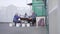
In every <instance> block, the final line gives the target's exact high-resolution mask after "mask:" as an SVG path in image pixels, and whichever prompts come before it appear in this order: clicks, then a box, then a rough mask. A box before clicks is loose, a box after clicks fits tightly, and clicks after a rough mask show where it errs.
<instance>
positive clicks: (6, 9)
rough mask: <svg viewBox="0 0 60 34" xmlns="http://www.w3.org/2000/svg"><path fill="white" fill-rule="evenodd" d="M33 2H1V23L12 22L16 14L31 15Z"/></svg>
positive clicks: (3, 0)
mask: <svg viewBox="0 0 60 34" xmlns="http://www.w3.org/2000/svg"><path fill="white" fill-rule="evenodd" d="M31 2H32V0H0V22H12V21H13V16H14V14H15V13H21V14H24V13H25V12H27V13H28V15H29V14H31V12H32V11H31V12H30V9H31V8H30V6H28V5H27V4H28V3H31Z"/></svg>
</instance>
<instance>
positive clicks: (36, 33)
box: [0, 24, 48, 34]
mask: <svg viewBox="0 0 60 34" xmlns="http://www.w3.org/2000/svg"><path fill="white" fill-rule="evenodd" d="M47 33H48V32H47V29H46V27H45V26H44V27H41V26H40V27H38V28H36V27H35V26H34V27H15V26H14V27H9V24H0V34H47Z"/></svg>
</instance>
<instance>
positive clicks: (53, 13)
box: [48, 0, 58, 34]
mask: <svg viewBox="0 0 60 34" xmlns="http://www.w3.org/2000/svg"><path fill="white" fill-rule="evenodd" d="M57 5H58V4H57V0H48V11H49V34H58V33H57V31H58V29H57V25H58V24H57V12H58V8H57V7H58V6H57Z"/></svg>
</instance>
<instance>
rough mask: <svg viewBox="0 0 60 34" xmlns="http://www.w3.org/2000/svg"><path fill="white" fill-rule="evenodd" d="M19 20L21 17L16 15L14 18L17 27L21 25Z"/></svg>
mask: <svg viewBox="0 0 60 34" xmlns="http://www.w3.org/2000/svg"><path fill="white" fill-rule="evenodd" d="M19 19H20V16H18V13H16V14H15V15H14V18H13V22H14V23H15V26H16V23H21V21H20V20H19Z"/></svg>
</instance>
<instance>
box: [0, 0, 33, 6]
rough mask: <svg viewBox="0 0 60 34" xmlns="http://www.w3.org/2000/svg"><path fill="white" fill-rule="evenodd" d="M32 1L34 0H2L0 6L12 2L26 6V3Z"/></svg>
mask: <svg viewBox="0 0 60 34" xmlns="http://www.w3.org/2000/svg"><path fill="white" fill-rule="evenodd" d="M31 2H32V0H0V7H3V6H8V5H11V4H13V5H15V6H17V7H26V6H27V5H26V4H27V3H31Z"/></svg>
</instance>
